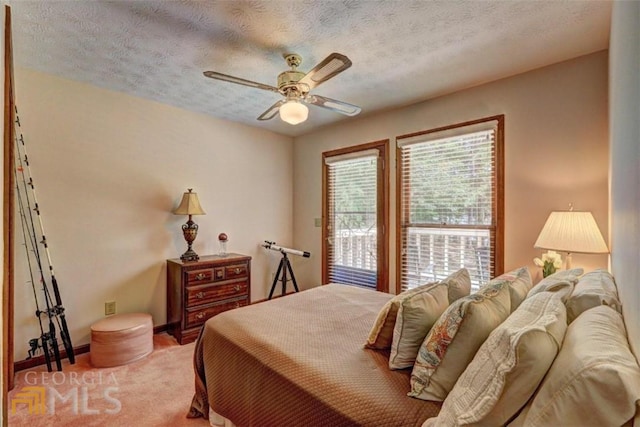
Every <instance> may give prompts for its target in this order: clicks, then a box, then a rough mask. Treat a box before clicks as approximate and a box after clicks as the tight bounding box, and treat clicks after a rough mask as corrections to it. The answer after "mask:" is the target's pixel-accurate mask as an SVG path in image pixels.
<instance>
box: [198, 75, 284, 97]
mask: <svg viewBox="0 0 640 427" xmlns="http://www.w3.org/2000/svg"><path fill="white" fill-rule="evenodd" d="M203 74H204V75H205V76H206V77H210V78H212V79H216V80H222V81H225V82H229V83H235V84H239V85H243V86H250V87H255V88H258V89H263V90H268V91H271V92H278V88H277V87H274V86H269V85H265V84H262V83H258V82H252V81H251V80H245V79H241V78H240V77H233V76H229V75H227V74H222V73H218V72H215V71H205V72H204V73H203ZM278 93H279V92H278Z"/></svg>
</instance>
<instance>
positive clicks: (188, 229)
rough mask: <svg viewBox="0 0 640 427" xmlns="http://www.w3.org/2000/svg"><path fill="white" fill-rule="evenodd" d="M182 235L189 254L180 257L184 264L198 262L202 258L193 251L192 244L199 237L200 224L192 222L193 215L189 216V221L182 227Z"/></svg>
mask: <svg viewBox="0 0 640 427" xmlns="http://www.w3.org/2000/svg"><path fill="white" fill-rule="evenodd" d="M182 234H183V235H184V240H186V241H187V245H188V246H187V252H185V253H183V254H182V255H181V256H180V259H181V260H182V262H185V261H198V260H199V259H200V257H199V256H198V254H197V253H195V251H194V250H193V249H191V244H192V243H193V241H194V240H196V236H197V235H198V224H196V223H195V222H193V221H192V220H191V215H189V221H187V223H186V224H183V225H182Z"/></svg>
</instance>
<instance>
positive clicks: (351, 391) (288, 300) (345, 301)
mask: <svg viewBox="0 0 640 427" xmlns="http://www.w3.org/2000/svg"><path fill="white" fill-rule="evenodd" d="M390 297H391V296H390V295H388V294H383V293H380V292H374V291H369V290H365V289H359V288H355V287H350V286H345V285H326V286H320V287H317V288H314V289H311V290H307V291H303V292H300V293H296V294H293V295H289V296H287V297H284V298H277V299H275V300H271V301H268V302H264V303H260V304H256V305H252V306H249V307H241V308H238V309H235V310H232V311H229V312H225V313H222V314H219V315H218V316H216V317H214V318H212V319H210V320H209V321H208V322H207V323H206V325H205V327H204V328H203V331H202V333H201V336H200V338H199V340H198V343H197V344H196V353H195V354H194V362H195V368H196V374H198V373H200V376H202V375H203V374H204V378H200V379H199V378H196V396H195V397H194V401H193V404H192V407H191V412H190V416H205V417H206V415H207V414H206V413H207V411H208V408H207V398H208V401H209V402H208V403H210V405H211V407H212V408H213V410H214V411H216V412H217V413H219V414H220V415H223V416H225V417H226V418H228V419H230V420H231V421H233V422H234V423H235V424H236V425H237V426H239V427H244V426H257V427H270V426H274V427H275V426H278V427H284V426H287V427H289V426H305V427H311V426H331V427H338V426H356V425H358V426H419V425H421V424H422V422H424V420H425V419H427V418H429V417H433V416H436V415H437V413H438V411H439V410H440V406H441V404H440V403H436V402H425V401H422V400H417V399H413V398H410V397H407V392H408V391H409V377H410V374H411V370H410V369H408V370H407V369H405V370H402V371H391V370H390V369H389V367H388V357H389V355H388V352H387V353H385V352H380V351H374V350H369V349H365V348H364V347H363V344H364V342H365V340H366V338H367V335H368V333H369V329H370V328H371V325H372V324H373V322H374V320H375V318H376V315H377V313H378V311H379V310H380V308H381V307H382V306H383V305H384V303H385V302H386V301H388V300H389V298H390ZM202 364H204V366H202ZM205 387H206V392H205V391H204V388H205Z"/></svg>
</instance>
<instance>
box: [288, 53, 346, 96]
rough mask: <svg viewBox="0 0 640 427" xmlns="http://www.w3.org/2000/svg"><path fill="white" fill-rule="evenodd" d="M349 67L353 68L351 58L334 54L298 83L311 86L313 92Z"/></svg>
mask: <svg viewBox="0 0 640 427" xmlns="http://www.w3.org/2000/svg"><path fill="white" fill-rule="evenodd" d="M349 67H351V60H350V59H349V58H347V57H346V56H344V55H342V54H340V53H332V54H331V55H329V56H327V57H326V58H325V59H324V61H322V62H321V63H319V64H318V65H316V66H315V67H314V68H313V69H312V70H311V71H309V72H308V73H307V74H306V75H305V76H304V77H303V78H301V79H300V81H299V82H298V83H302V84H305V85H307V86H309V90H311V89H313V88H314V87H316V86H318V85H319V84H320V83H323V82H326V81H327V80H329V79H330V78H332V77H334V76H335V75H337V74H339V73H341V72H343V71H344V70H346V69H347V68H349Z"/></svg>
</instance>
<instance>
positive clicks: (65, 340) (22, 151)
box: [15, 107, 75, 370]
mask: <svg viewBox="0 0 640 427" xmlns="http://www.w3.org/2000/svg"><path fill="white" fill-rule="evenodd" d="M15 112H16V125H17V127H18V128H19V129H21V126H20V117H19V115H18V109H17V107H16V109H15ZM17 134H18V133H16V135H17ZM19 134H20V136H19V138H18V137H16V145H17V156H16V158H17V159H18V162H19V165H18V169H19V171H20V172H21V176H22V184H23V186H24V191H25V197H26V200H27V203H26V205H27V208H28V212H29V221H26V224H27V229H28V230H29V225H30V230H29V231H30V232H29V233H28V234H29V235H30V236H31V238H32V241H31V244H32V248H33V252H34V256H35V259H36V264H37V267H38V269H39V271H40V276H41V279H42V284H43V292H44V295H45V303H46V310H47V315H48V317H49V335H50V337H49V340H50V341H51V346H52V347H53V352H54V355H55V357H56V366H57V368H58V370H62V367H61V364H60V352H59V348H58V340H57V333H56V328H55V324H54V323H53V319H54V318H55V320H56V322H57V323H58V327H59V330H60V338H61V340H62V344H63V346H64V349H65V351H66V355H67V358H68V359H69V363H71V364H74V363H75V354H74V351H73V344H72V342H71V335H70V333H69V327H68V325H67V320H66V315H65V312H64V306H63V305H62V297H61V296H60V287H59V285H58V281H57V279H56V276H55V272H54V269H53V264H52V262H51V253H50V251H49V245H48V242H47V238H46V236H45V234H44V225H43V222H42V216H41V215H40V207H39V206H38V202H37V199H36V191H35V185H34V181H33V177H32V174H31V168H30V165H29V158H28V156H27V152H26V144H25V142H24V136H23V135H22V132H21V130H20V132H19ZM25 165H26V167H25ZM25 172H26V175H27V176H25ZM27 178H28V179H27ZM29 189H30V191H29ZM29 193H30V194H31V195H32V197H33V206H32V205H31V201H30V198H29ZM33 212H35V213H36V217H37V218H38V221H37V222H38V225H39V231H40V237H41V239H40V241H39V242H38V240H39V239H38V230H37V229H36V225H35V221H34V219H33ZM25 218H26V215H25ZM25 239H26V236H25ZM38 243H40V244H42V245H43V247H44V253H45V255H46V261H47V266H48V274H49V276H50V278H51V286H52V288H53V294H54V297H55V304H53V302H52V298H51V293H50V292H49V288H48V286H47V282H46V280H45V275H44V265H43V261H42V257H41V255H40V250H39V247H38Z"/></svg>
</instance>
